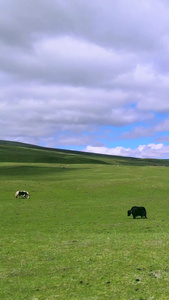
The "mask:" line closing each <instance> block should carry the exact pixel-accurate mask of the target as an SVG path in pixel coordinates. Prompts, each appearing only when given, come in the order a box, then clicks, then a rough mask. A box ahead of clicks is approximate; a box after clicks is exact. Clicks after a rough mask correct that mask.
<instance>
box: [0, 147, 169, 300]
mask: <svg viewBox="0 0 169 300" xmlns="http://www.w3.org/2000/svg"><path fill="white" fill-rule="evenodd" d="M4 147H5V146H4ZM7 147H8V151H9V152H10V145H7ZM11 147H14V148H12V149H13V150H12V154H11V156H10V155H9V153H8V158H7V156H5V150H4V160H1V163H0V192H1V197H0V209H1V218H0V245H1V247H0V252H1V253H0V260H1V262H0V265H1V268H0V299H4V300H6V299H9V300H22V299H30V300H42V299H43V300H53V299H59V300H60V299H61V300H62V299H63V300H65V299H66V300H67V299H81V300H96V299H97V300H107V299H110V300H111V299H119V300H123V299H126V300H130V299H131V300H132V299H133V300H137V299H138V300H139V299H140V300H141V299H147V300H148V299H158V300H160V299H169V296H168V295H169V262H168V249H169V168H168V167H167V165H168V161H165V162H164V161H163V162H162V161H155V160H154V161H151V160H141V161H140V160H134V159H133V160H132V159H127V158H126V159H124V158H123V159H120V158H116V159H114V160H113V158H111V157H106V156H92V155H91V156H90V155H89V156H87V155H86V156H85V155H83V157H82V158H81V161H82V163H81V164H80V157H77V156H76V155H75V157H73V162H72V157H71V155H74V154H73V153H69V152H64V154H63V153H60V154H59V155H60V162H59V160H57V159H56V157H55V152H54V153H53V154H52V157H53V158H52V160H51V159H49V161H47V157H48V155H49V153H48V155H46V154H45V153H46V152H44V153H42V152H43V151H42V152H41V150H40V149H38V150H37V149H35V151H39V152H40V154H39V157H40V158H39V160H41V161H40V162H39V161H38V155H37V154H36V155H34V151H33V149H32V148H31V149H30V151H32V152H31V153H32V155H30V153H29V149H28V148H27V147H26V148H25V149H24V150H23V149H17V147H16V148H15V145H12V146H11ZM14 149H15V153H14ZM1 151H3V150H2V149H1V148H0V152H1ZM18 151H19V153H21V152H22V154H23V155H20V156H19V154H18ZM49 152H50V151H49ZM45 155H46V156H45ZM21 156H22V157H24V159H22V160H20V158H21ZM49 156H50V155H49ZM11 157H13V158H12V159H11ZM17 157H18V162H17ZM27 157H28V161H27V162H26V159H27ZM35 157H36V161H35ZM57 157H58V156H57ZM55 159H56V162H55ZM24 160H25V161H24ZM75 160H77V161H78V163H77V162H76V163H75ZM99 160H101V161H100V162H99ZM66 162H67V163H66ZM163 164H164V165H166V167H164V166H162V165H163ZM19 189H20V190H28V191H29V192H30V199H15V197H14V194H15V191H17V190H19ZM133 205H139V206H145V207H146V209H147V216H148V219H136V220H133V219H132V217H127V210H128V209H130V208H131V207H132V206H133Z"/></svg>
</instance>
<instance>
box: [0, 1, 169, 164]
mask: <svg viewBox="0 0 169 300" xmlns="http://www.w3.org/2000/svg"><path fill="white" fill-rule="evenodd" d="M0 140H8V141H18V142H23V143H29V144H33V145H40V146H44V147H52V148H60V149H67V150H78V151H87V152H93V153H102V154H110V155H121V156H132V157H137V158H169V1H168V0H142V1H140V0H104V1H103V0H48V1H46V0H36V1H34V0H29V1H26V0H25V1H24V0H0Z"/></svg>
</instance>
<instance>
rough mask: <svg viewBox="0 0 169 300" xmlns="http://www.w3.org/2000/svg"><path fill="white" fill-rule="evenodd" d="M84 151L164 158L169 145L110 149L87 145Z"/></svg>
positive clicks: (168, 151)
mask: <svg viewBox="0 0 169 300" xmlns="http://www.w3.org/2000/svg"><path fill="white" fill-rule="evenodd" d="M84 151H85V152H91V153H100V154H106V155H117V156H126V157H137V158H158V159H159V158H160V159H162V158H166V156H168V153H169V146H165V145H163V144H148V145H139V146H138V147H137V148H135V149H131V148H123V147H115V148H111V149H110V148H106V147H92V146H87V147H86V148H85V149H84Z"/></svg>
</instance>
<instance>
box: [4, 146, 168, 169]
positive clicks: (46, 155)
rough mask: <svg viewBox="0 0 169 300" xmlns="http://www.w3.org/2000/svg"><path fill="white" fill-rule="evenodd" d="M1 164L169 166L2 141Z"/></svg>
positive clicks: (158, 161) (163, 162)
mask: <svg viewBox="0 0 169 300" xmlns="http://www.w3.org/2000/svg"><path fill="white" fill-rule="evenodd" d="M0 162H21V163H24V162H25V163H60V164H87V163H92V164H116V165H117V164H119V165H133V166H144V165H152V166H169V160H166V159H161V160H159V159H138V158H132V157H120V156H113V155H103V154H94V153H86V152H80V151H70V150H62V149H54V148H45V147H40V146H34V145H30V144H24V143H18V142H8V141H0Z"/></svg>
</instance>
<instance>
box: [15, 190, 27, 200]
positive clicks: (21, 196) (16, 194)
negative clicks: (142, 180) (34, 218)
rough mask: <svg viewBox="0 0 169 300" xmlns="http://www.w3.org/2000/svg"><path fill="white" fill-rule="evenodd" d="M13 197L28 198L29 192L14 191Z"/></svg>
mask: <svg viewBox="0 0 169 300" xmlns="http://www.w3.org/2000/svg"><path fill="white" fill-rule="evenodd" d="M15 198H27V199H29V193H28V192H26V191H17V192H16V193H15Z"/></svg>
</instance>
